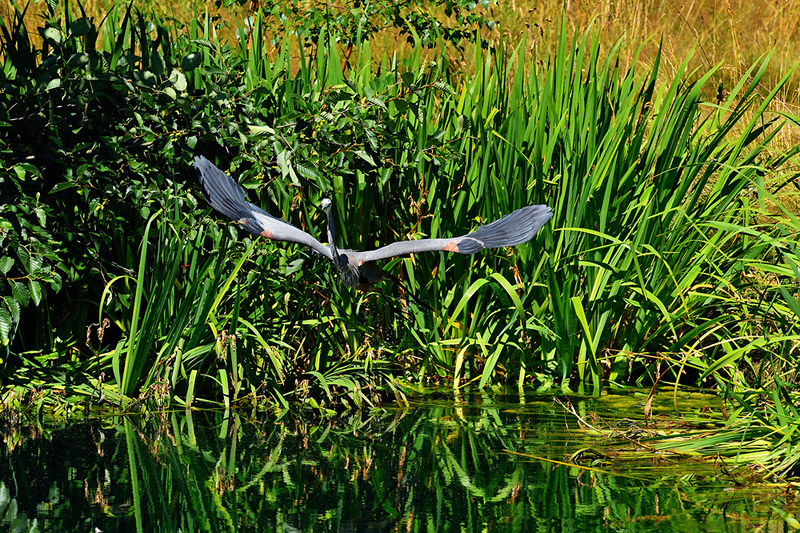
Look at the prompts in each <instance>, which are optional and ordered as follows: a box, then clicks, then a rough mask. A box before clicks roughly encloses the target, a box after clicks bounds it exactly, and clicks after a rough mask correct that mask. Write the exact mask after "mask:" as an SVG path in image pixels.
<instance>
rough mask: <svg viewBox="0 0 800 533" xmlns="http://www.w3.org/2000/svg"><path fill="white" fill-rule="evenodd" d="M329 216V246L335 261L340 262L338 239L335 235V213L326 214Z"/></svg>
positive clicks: (328, 212) (327, 212)
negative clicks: (337, 246)
mask: <svg viewBox="0 0 800 533" xmlns="http://www.w3.org/2000/svg"><path fill="white" fill-rule="evenodd" d="M325 214H326V215H328V246H330V247H331V252H332V254H333V258H334V259H335V260H337V261H338V260H339V250H338V249H337V248H336V237H335V236H334V234H333V213H331V211H330V210H327V211H326V212H325Z"/></svg>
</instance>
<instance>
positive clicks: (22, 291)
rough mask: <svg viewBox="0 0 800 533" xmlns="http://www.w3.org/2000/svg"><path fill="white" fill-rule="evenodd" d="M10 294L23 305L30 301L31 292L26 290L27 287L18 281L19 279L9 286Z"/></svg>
mask: <svg viewBox="0 0 800 533" xmlns="http://www.w3.org/2000/svg"><path fill="white" fill-rule="evenodd" d="M11 294H13V295H14V298H16V300H17V301H18V302H19V303H20V304H21V305H22V306H23V307H24V306H26V305H28V303H30V301H31V294H30V292H28V289H27V287H25V285H23V284H22V283H20V282H19V281H15V282H14V286H13V287H12V288H11Z"/></svg>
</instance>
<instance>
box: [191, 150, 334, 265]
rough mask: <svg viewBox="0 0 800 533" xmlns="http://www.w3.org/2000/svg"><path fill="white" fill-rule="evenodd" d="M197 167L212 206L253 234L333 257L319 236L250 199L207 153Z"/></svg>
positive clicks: (196, 162) (206, 195) (195, 162)
mask: <svg viewBox="0 0 800 533" xmlns="http://www.w3.org/2000/svg"><path fill="white" fill-rule="evenodd" d="M194 167H195V168H196V169H197V176H198V177H199V178H200V184H201V185H202V187H203V195H204V196H205V197H206V200H208V203H209V204H211V207H213V208H214V209H216V210H217V211H219V212H220V213H222V214H223V215H225V216H227V217H230V218H231V219H233V220H235V221H236V222H238V223H239V224H241V225H242V227H243V228H244V229H246V230H247V231H249V232H251V233H255V234H256V235H261V236H262V237H266V238H267V239H272V240H275V241H286V242H296V243H299V244H304V245H306V246H308V247H309V248H312V249H313V250H315V251H317V252H319V253H320V254H322V255H324V256H325V257H327V258H328V259H332V257H333V256H332V255H331V251H330V249H329V248H328V247H327V246H325V245H324V244H322V243H320V242H319V241H318V240H317V239H315V238H314V237H312V236H311V235H309V234H308V233H306V232H305V231H302V230H300V229H298V228H296V227H294V226H292V225H291V224H289V223H288V222H284V221H283V220H281V219H279V218H275V217H273V216H271V215H270V214H268V213H266V212H265V211H264V210H263V209H261V208H259V207H256V206H255V205H253V204H251V203H250V202H248V201H247V195H246V194H245V192H244V189H242V187H241V186H240V185H239V184H238V183H236V182H235V181H234V180H233V178H231V177H230V176H228V175H227V174H225V173H224V172H223V171H221V170H220V169H219V168H217V167H216V165H214V164H213V163H212V162H211V161H209V160H208V159H206V158H205V157H203V156H199V157H195V158H194Z"/></svg>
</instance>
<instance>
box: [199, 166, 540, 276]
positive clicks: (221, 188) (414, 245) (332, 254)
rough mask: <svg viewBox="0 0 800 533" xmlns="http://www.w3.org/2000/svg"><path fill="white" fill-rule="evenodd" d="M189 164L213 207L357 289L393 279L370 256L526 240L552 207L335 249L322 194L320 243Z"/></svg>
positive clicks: (212, 169) (216, 173)
mask: <svg viewBox="0 0 800 533" xmlns="http://www.w3.org/2000/svg"><path fill="white" fill-rule="evenodd" d="M194 166H195V168H196V169H197V174H198V176H199V178H200V183H201V185H202V186H203V193H204V194H205V197H206V199H207V200H208V202H209V203H210V204H211V206H212V207H213V208H214V209H216V210H217V211H219V212H220V213H222V214H224V215H226V216H228V217H230V218H232V219H233V220H235V221H237V222H238V223H239V224H241V226H242V227H243V228H245V229H246V230H248V231H250V232H251V233H255V234H256V235H261V236H262V237H266V238H267V239H272V240H277V241H287V242H296V243H299V244H304V245H306V246H308V247H309V248H311V249H312V250H314V251H316V252H317V253H319V254H321V255H323V256H325V257H327V258H328V259H330V260H331V261H332V262H333V263H334V265H335V266H336V268H337V269H338V270H339V273H340V274H341V277H342V281H343V282H344V283H345V284H346V285H349V286H351V287H358V288H365V287H368V286H369V285H372V284H374V283H376V282H378V281H381V280H384V279H396V278H394V276H392V275H391V274H389V273H388V272H386V271H384V270H383V269H382V268H381V267H380V266H378V264H377V262H376V261H380V260H382V259H389V258H392V257H396V256H400V255H407V254H411V253H418V252H433V251H446V252H455V253H460V254H474V253H477V252H479V251H481V250H483V249H484V248H500V247H505V246H516V245H518V244H522V243H524V242H527V241H529V240H531V239H532V238H533V237H534V236H535V235H536V233H537V232H538V231H539V229H541V227H542V226H544V225H545V224H546V223H547V221H548V220H550V218H551V217H552V216H553V212H552V210H551V209H550V208H549V207H548V206H546V205H529V206H527V207H523V208H521V209H517V210H516V211H514V212H513V213H510V214H508V215H505V216H504V217H502V218H500V219H499V220H495V221H494V222H492V223H490V224H486V225H485V226H480V227H478V228H476V229H475V230H474V231H472V232H471V233H468V234H467V235H462V236H461V237H454V238H449V239H420V240H413V241H399V242H395V243H392V244H389V245H387V246H383V247H381V248H378V249H375V250H368V251H358V250H339V249H338V248H337V247H336V238H335V233H334V228H333V216H332V214H331V202H330V200H328V199H327V198H326V199H324V200H323V201H322V208H323V210H324V211H325V214H326V215H327V217H328V224H327V226H328V227H327V229H328V245H327V246H326V245H324V244H322V243H320V242H319V241H318V240H317V239H315V238H314V237H312V236H311V235H309V234H308V233H306V232H304V231H302V230H300V229H298V228H296V227H294V226H292V225H291V224H289V223H287V222H284V221H283V220H281V219H278V218H275V217H273V216H271V215H269V214H267V213H266V212H264V211H263V210H262V209H260V208H258V207H256V206H255V205H253V204H251V203H250V202H248V201H247V197H246V195H245V191H244V189H242V187H241V186H239V185H238V184H237V183H236V182H235V181H234V180H233V179H232V178H231V177H230V176H228V175H227V174H225V173H224V172H223V171H221V170H220V169H218V168H217V167H216V166H215V165H214V164H213V163H211V162H210V161H209V160H208V159H206V158H205V157H203V156H199V157H195V160H194Z"/></svg>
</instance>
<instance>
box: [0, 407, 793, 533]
mask: <svg viewBox="0 0 800 533" xmlns="http://www.w3.org/2000/svg"><path fill="white" fill-rule="evenodd" d="M645 399H646V397H645V396H644V395H638V394H637V395H631V394H627V395H624V396H616V395H604V396H601V397H599V398H580V397H572V398H564V397H560V398H559V399H558V401H554V397H553V396H552V395H550V396H543V395H539V396H533V395H517V394H497V393H475V394H471V395H460V396H456V397H454V395H453V393H449V394H447V393H434V394H426V395H424V397H420V398H419V399H416V400H412V401H411V405H410V406H409V407H408V408H400V407H384V408H383V409H381V410H376V411H374V412H360V413H346V414H342V415H339V416H336V417H332V418H324V419H315V418H314V417H313V416H304V417H298V416H297V415H295V414H286V415H285V416H283V417H282V418H280V417H279V416H277V415H269V416H267V415H263V414H262V415H258V417H257V418H248V416H246V415H243V414H241V413H239V414H235V413H225V412H192V413H186V412H183V411H181V412H169V413H158V414H155V415H151V416H147V417H142V416H137V417H121V416H117V417H101V418H90V419H87V420H82V421H80V422H66V423H64V422H62V423H59V424H55V423H53V424H40V425H37V426H22V427H19V426H10V425H8V424H6V428H5V435H4V437H5V444H6V445H5V446H4V447H2V451H1V452H0V454H2V461H1V462H0V519H2V520H3V524H4V527H10V528H11V529H15V527H18V529H15V530H17V531H25V530H28V529H29V528H31V527H32V526H35V527H38V530H39V531H76V530H77V531H85V532H96V531H137V530H138V531H179V530H180V531H183V532H189V531H282V532H295V531H304V532H305V531H413V532H416V531H426V532H428V531H469V532H472V531H492V532H494V531H524V532H528V531H581V532H584V531H607V530H612V531H613V530H617V531H653V530H663V531H692V530H698V531H748V530H751V529H753V528H759V529H761V530H766V531H784V530H788V529H789V527H788V525H787V524H786V523H785V522H784V519H783V518H782V516H785V515H784V514H783V513H785V512H787V508H788V507H789V506H795V505H796V504H795V502H794V499H793V498H792V497H790V496H789V495H788V494H787V493H786V492H785V491H784V490H785V488H784V487H770V486H767V485H744V484H739V483H737V474H736V473H735V472H734V473H733V474H732V473H731V472H730V471H729V470H728V469H726V468H721V467H720V465H715V464H713V463H710V462H700V461H697V460H694V459H688V458H676V457H670V456H664V455H661V454H658V453H656V452H653V451H649V452H648V451H646V450H644V451H643V450H642V449H641V448H638V447H637V448H638V450H637V453H635V454H633V453H630V452H631V451H633V450H634V446H633V445H632V444H631V443H630V442H629V441H627V440H626V438H630V437H629V436H628V437H623V436H620V437H616V438H614V437H611V438H609V436H608V435H604V434H598V433H596V432H594V431H592V430H591V429H587V427H586V426H582V424H581V423H580V422H579V421H578V419H577V418H576V416H574V414H570V413H569V412H567V410H566V409H565V407H564V405H565V402H569V404H568V405H570V406H572V407H573V408H574V409H575V412H576V413H578V414H579V415H580V416H583V417H586V418H585V420H586V421H587V422H588V421H590V420H591V421H593V424H601V423H602V424H607V425H619V426H624V427H626V428H631V427H637V426H642V427H643V424H644V421H643V410H644V407H643V403H644V400H645ZM675 402H676V400H675V399H674V398H673V397H671V396H670V397H662V398H658V399H657V401H656V402H655V408H654V412H655V413H656V414H658V413H659V412H670V411H671V416H672V417H676V416H678V415H676V413H675V407H674V404H675ZM709 402H714V403H716V404H717V405H718V404H719V401H718V400H717V399H716V398H714V397H709V396H705V397H701V396H699V395H689V394H685V395H682V396H680V397H679V398H678V399H677V404H678V409H679V411H681V412H682V413H683V414H685V413H697V412H699V409H700V407H702V406H704V405H706V404H708V403H709ZM621 413H625V418H624V419H623V417H622V416H621ZM598 416H599V417H602V418H598ZM627 435H635V432H630V431H628V432H627ZM566 463H571V464H566ZM738 481H741V480H740V479H739V480H738Z"/></svg>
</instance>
